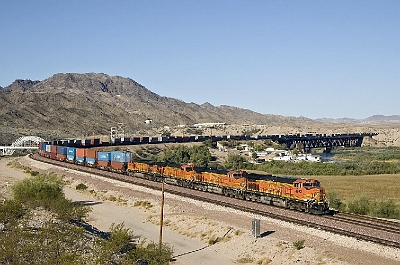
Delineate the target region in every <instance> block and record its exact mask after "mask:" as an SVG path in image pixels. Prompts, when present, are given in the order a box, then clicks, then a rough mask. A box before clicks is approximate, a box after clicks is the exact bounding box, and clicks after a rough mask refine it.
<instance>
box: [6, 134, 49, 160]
mask: <svg viewBox="0 0 400 265" xmlns="http://www.w3.org/2000/svg"><path fill="white" fill-rule="evenodd" d="M43 141H45V140H44V139H42V138H40V137H38V136H23V137H20V138H18V139H17V140H16V141H15V142H13V143H12V144H11V145H9V146H0V151H1V152H2V155H3V156H6V155H8V156H10V155H12V154H14V152H15V150H18V149H38V148H39V143H40V142H43Z"/></svg>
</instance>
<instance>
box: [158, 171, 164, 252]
mask: <svg viewBox="0 0 400 265" xmlns="http://www.w3.org/2000/svg"><path fill="white" fill-rule="evenodd" d="M161 182H162V185H161V214H160V239H159V242H158V248H159V250H160V251H161V246H162V229H163V222H164V176H162V179H161Z"/></svg>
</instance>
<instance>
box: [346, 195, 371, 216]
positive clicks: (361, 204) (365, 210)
mask: <svg viewBox="0 0 400 265" xmlns="http://www.w3.org/2000/svg"><path fill="white" fill-rule="evenodd" d="M371 205H372V203H371V200H370V199H368V198H367V197H365V196H361V197H359V198H357V199H355V200H354V201H351V202H349V205H348V210H349V212H351V213H355V214H363V215H367V214H369V213H370V211H371Z"/></svg>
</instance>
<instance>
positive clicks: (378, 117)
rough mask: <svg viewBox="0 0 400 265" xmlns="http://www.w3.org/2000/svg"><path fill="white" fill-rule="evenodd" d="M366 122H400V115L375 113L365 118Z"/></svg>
mask: <svg viewBox="0 0 400 265" xmlns="http://www.w3.org/2000/svg"><path fill="white" fill-rule="evenodd" d="M364 121H365V122H400V115H391V116H384V115H373V116H371V117H368V118H366V119H364Z"/></svg>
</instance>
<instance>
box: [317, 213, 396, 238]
mask: <svg viewBox="0 0 400 265" xmlns="http://www.w3.org/2000/svg"><path fill="white" fill-rule="evenodd" d="M324 217H325V218H332V219H334V220H339V221H341V222H346V223H349V224H357V225H362V226H365V227H371V228H374V229H379V230H382V231H387V232H394V233H399V235H400V222H396V221H391V220H386V219H379V218H375V217H370V216H365V215H358V214H351V213H345V212H338V213H335V214H334V215H332V216H324Z"/></svg>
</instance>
